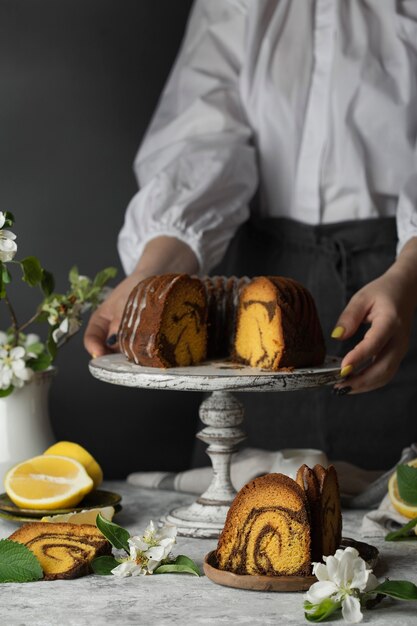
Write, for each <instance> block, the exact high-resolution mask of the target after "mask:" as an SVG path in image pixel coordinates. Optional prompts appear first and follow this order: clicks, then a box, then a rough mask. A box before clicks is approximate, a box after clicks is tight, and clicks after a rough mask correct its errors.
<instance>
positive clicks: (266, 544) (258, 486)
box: [217, 474, 311, 576]
mask: <svg viewBox="0 0 417 626" xmlns="http://www.w3.org/2000/svg"><path fill="white" fill-rule="evenodd" d="M307 506H308V505H307V500H306V497H305V495H304V492H303V490H302V489H301V488H300V487H299V486H298V485H297V484H296V483H295V481H293V480H291V479H290V478H288V477H287V476H284V475H283V474H268V475H267V476H261V477H260V478H256V479H255V480H253V481H251V482H250V483H248V484H247V485H246V486H245V487H243V489H242V490H241V491H240V492H239V493H238V495H237V496H236V498H235V500H234V502H233V503H232V506H231V507H230V509H229V513H228V515H227V519H226V523H225V526H224V529H223V532H222V534H221V536H220V539H219V544H218V548H217V559H218V565H219V568H220V569H224V570H228V571H232V572H235V573H236V574H265V575H268V576H279V575H296V574H298V575H306V574H308V573H309V572H310V569H311V565H310V543H311V538H310V524H309V514H308V508H307Z"/></svg>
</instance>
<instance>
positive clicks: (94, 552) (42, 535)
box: [9, 522, 111, 580]
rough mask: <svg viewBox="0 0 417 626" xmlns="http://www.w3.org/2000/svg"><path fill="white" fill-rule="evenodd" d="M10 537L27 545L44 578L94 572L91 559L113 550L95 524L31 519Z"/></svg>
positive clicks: (66, 576) (75, 575)
mask: <svg viewBox="0 0 417 626" xmlns="http://www.w3.org/2000/svg"><path fill="white" fill-rule="evenodd" d="M9 539H10V540H11V541H17V542H19V543H23V544H24V545H25V546H27V547H28V548H29V549H30V550H31V551H32V552H33V553H34V555H35V556H36V557H37V558H38V560H39V562H40V564H41V567H42V569H43V571H44V579H45V580H56V579H58V578H78V577H80V576H84V575H86V574H89V573H90V572H91V562H92V560H93V559H95V558H96V557H98V556H102V555H107V554H111V545H110V543H109V542H108V541H107V539H105V538H104V536H103V535H102V533H101V532H100V531H99V529H98V528H97V527H96V526H93V525H91V524H69V523H64V522H63V523H57V524H51V523H50V522H30V523H29V524H24V525H23V526H21V528H19V529H18V530H16V532H14V533H13V534H12V535H11V536H10V537H9Z"/></svg>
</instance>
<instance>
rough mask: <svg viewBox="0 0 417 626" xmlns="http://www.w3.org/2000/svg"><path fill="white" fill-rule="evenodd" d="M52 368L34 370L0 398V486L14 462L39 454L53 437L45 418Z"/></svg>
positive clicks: (52, 440)
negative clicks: (31, 374)
mask: <svg viewBox="0 0 417 626" xmlns="http://www.w3.org/2000/svg"><path fill="white" fill-rule="evenodd" d="M55 373H56V368H54V367H51V368H49V369H48V370H45V371H44V372H36V373H35V374H34V376H33V378H32V380H31V381H30V383H28V384H26V385H24V387H22V388H21V389H15V390H14V391H13V392H12V393H11V394H10V395H9V396H6V397H5V398H0V488H1V489H0V490H1V491H4V477H5V475H6V473H7V471H8V470H9V469H10V468H11V467H13V465H15V464H16V463H19V462H20V461H24V460H25V459H29V458H30V457H32V456H36V455H38V454H42V452H44V451H45V450H46V448H48V447H49V446H50V445H51V444H52V443H54V441H55V438H54V434H53V432H52V427H51V423H50V419H49V409H48V395H49V388H50V386H51V382H52V379H53V377H54V376H55Z"/></svg>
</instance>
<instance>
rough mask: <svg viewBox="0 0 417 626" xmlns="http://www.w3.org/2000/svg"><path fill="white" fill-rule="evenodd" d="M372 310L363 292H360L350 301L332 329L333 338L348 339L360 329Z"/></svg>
mask: <svg viewBox="0 0 417 626" xmlns="http://www.w3.org/2000/svg"><path fill="white" fill-rule="evenodd" d="M369 310H370V303H369V301H368V299H367V298H366V297H364V295H363V294H361V293H360V292H358V293H357V294H355V295H354V296H353V297H352V298H351V299H350V301H349V302H348V304H347V306H346V308H345V309H344V310H343V312H342V314H341V315H340V317H339V319H338V320H337V323H336V325H335V327H334V329H333V331H332V334H331V336H332V338H333V339H348V338H349V337H352V335H354V334H355V333H356V331H357V330H358V328H359V326H360V325H361V324H362V322H364V321H365V320H366V318H367V316H368V313H369Z"/></svg>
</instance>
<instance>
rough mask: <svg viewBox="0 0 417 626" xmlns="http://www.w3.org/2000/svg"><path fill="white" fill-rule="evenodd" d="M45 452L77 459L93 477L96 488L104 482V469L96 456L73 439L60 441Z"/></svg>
mask: <svg viewBox="0 0 417 626" xmlns="http://www.w3.org/2000/svg"><path fill="white" fill-rule="evenodd" d="M44 454H57V455H58V456H68V457H69V458H70V459H75V460H76V461H78V462H79V463H81V465H83V466H84V467H85V469H86V472H87V474H88V475H89V476H91V478H92V479H93V483H94V489H97V487H98V486H99V485H101V483H102V482H103V471H102V469H101V467H100V465H99V464H98V463H97V461H96V460H95V458H94V457H93V456H92V455H91V454H90V453H89V452H88V451H87V450H86V449H85V448H83V447H82V446H80V445H79V444H78V443H74V442H73V441H58V443H55V444H54V445H53V446H51V447H50V448H48V449H47V450H45V452H44Z"/></svg>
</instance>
